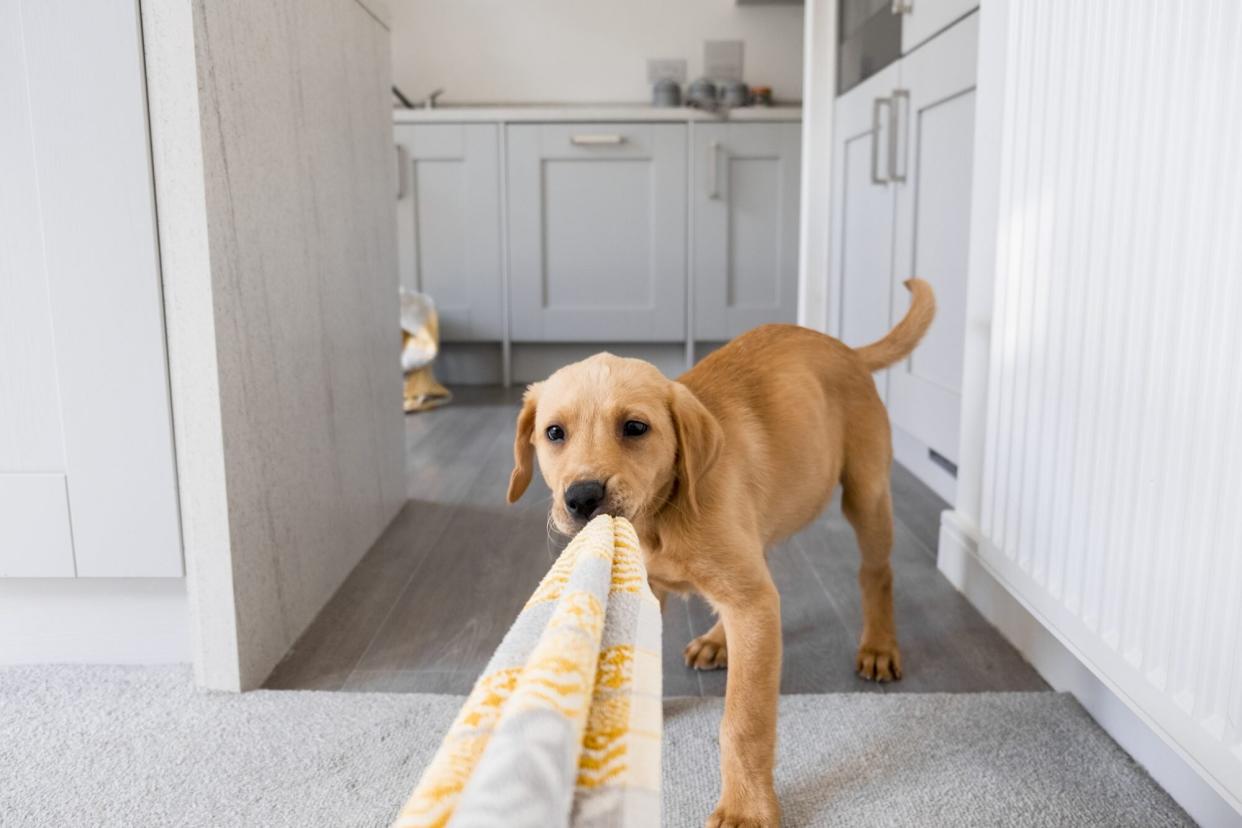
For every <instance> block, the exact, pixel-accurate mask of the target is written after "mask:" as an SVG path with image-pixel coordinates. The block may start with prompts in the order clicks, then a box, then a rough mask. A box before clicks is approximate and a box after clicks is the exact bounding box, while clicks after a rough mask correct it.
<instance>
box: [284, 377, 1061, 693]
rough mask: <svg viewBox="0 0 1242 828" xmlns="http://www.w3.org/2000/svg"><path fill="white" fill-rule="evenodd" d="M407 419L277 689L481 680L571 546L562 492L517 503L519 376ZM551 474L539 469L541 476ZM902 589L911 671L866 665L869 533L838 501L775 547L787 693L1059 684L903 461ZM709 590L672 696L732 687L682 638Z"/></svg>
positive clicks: (672, 624) (465, 684) (672, 662)
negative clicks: (391, 516) (857, 535)
mask: <svg viewBox="0 0 1242 828" xmlns="http://www.w3.org/2000/svg"><path fill="white" fill-rule="evenodd" d="M456 393H457V399H456V400H455V401H454V403H453V404H452V405H450V406H448V407H446V408H443V409H440V410H438V411H434V412H430V413H426V414H419V415H414V416H410V417H407V418H406V452H407V468H408V474H407V494H408V496H409V498H410V500H409V502H408V503H407V504H406V505H405V508H404V509H403V510H402V511H401V513H400V515H398V517H397V519H396V520H395V521H394V522H393V524H392V525H391V526H390V527H389V528H388V531H387V532H385V534H384V536H383V537H382V538H380V540H379V541H378V542H377V543H376V545H375V547H374V548H373V549H371V551H370V552H368V553H367V555H366V557H364V558H363V560H362V561H361V562H360V563H359V564H358V566H357V568H356V569H355V570H354V571H353V573H352V574H351V575H350V576H349V578H348V579H347V580H346V581H345V583H344V584H343V585H342V586H341V588H340V590H338V591H337V593H336V595H335V596H333V598H332V599H331V601H329V603H328V605H327V606H326V607H325V608H324V610H323V611H322V612H321V613H320V615H319V616H318V618H316V619H315V621H314V622H313V623H312V624H311V626H310V628H309V629H308V630H307V631H306V633H305V634H304V635H303V636H302V638H301V639H300V640H299V641H298V642H297V644H296V645H295V646H294V648H293V649H292V650H291V651H290V652H289V654H288V655H287V656H286V657H285V659H284V661H282V662H281V664H280V665H279V666H278V667H277V668H276V670H275V672H274V673H273V674H272V676H271V677H270V678H269V679H268V682H267V686H268V687H272V688H288V689H293V688H301V689H324V690H357V691H396V692H438V693H467V692H469V690H470V687H471V685H472V684H473V682H474V679H475V677H476V676H477V675H478V674H479V672H480V671H481V670H482V669H483V667H484V666H485V665H486V663H487V659H488V657H489V656H490V655H491V653H492V651H493V650H494V649H495V647H496V645H497V644H498V643H499V642H500V639H501V637H502V636H503V635H504V633H505V630H506V629H508V626H509V624H510V623H511V622H512V620H513V618H514V617H515V616H516V615H517V613H518V610H520V609H521V607H522V605H523V603H525V601H526V598H527V597H528V596H529V595H530V593H531V591H532V590H533V589H534V588H535V586H536V584H538V582H539V579H540V578H541V577H543V575H544V573H545V572H546V571H547V569H548V566H549V565H550V564H551V562H552V560H553V558H554V556H555V554H556V550H555V549H554V548H553V547H552V546H551V544H550V543H549V541H548V539H547V534H546V530H545V525H544V520H545V515H546V511H547V504H548V497H549V493H548V491H547V489H546V488H544V487H543V485H542V483H540V482H536V484H534V485H532V487H531V489H530V491H528V492H527V494H526V497H525V498H523V500H522V501H520V502H519V503H518V504H517V505H515V506H509V505H507V504H506V503H505V489H506V487H507V484H508V477H509V470H510V467H511V464H512V441H513V419H514V416H515V414H516V412H517V401H518V395H519V393H520V392H519V391H518V390H517V389H512V390H508V391H506V390H504V389H499V388H488V389H477V388H463V389H458V390H457V392H456ZM536 478H537V476H536ZM893 493H894V508H895V512H896V527H895V528H896V531H895V544H894V550H893V559H894V571H895V601H896V606H897V623H898V634H899V638H900V641H901V646H902V655H903V659H904V667H905V677H904V678H903V679H902V680H901V681H899V682H896V683H893V684H889V685H876V684H872V683H869V682H865V681H863V680H861V679H859V678H857V677H856V676H855V675H854V674H853V672H852V669H851V668H852V664H853V655H854V647H855V645H856V644H857V641H858V633H859V626H860V609H859V597H858V586H857V581H856V577H855V573H856V567H857V559H858V552H857V547H856V544H855V540H854V535H853V533H852V531H851V530H850V528H849V525H848V524H847V523H846V522H845V519H844V518H843V517H842V515H841V510H840V504H839V502H834V503H833V504H832V505H831V506H830V507H829V508H828V509H827V510H826V511H825V513H824V514H823V515H822V516H820V518H819V519H818V520H817V521H815V523H813V524H812V525H811V526H809V527H807V528H806V529H805V530H804V531H802V532H801V533H799V534H798V535H796V536H795V537H793V538H791V539H790V540H789V541H788V542H786V543H784V544H782V546H781V547H779V548H777V549H776V550H774V551H773V552H772V555H771V558H770V561H771V568H772V573H773V577H774V578H775V580H776V584H777V587H778V588H779V589H780V592H781V614H782V620H783V626H784V644H785V650H784V666H783V673H782V677H781V692H783V693H829V692H852V691H856V692H863V693H876V692H975V691H988V690H1046V689H1048V688H1047V685H1045V684H1044V682H1043V681H1042V680H1041V679H1040V678H1039V676H1038V675H1037V674H1036V673H1035V671H1034V670H1033V669H1032V668H1031V667H1030V666H1029V665H1028V664H1027V663H1026V662H1025V661H1023V660H1022V657H1021V656H1020V655H1019V654H1018V653H1017V651H1016V650H1014V649H1013V647H1011V646H1010V645H1009V644H1007V643H1006V642H1005V641H1004V640H1003V639H1002V638H1001V636H1000V634H999V633H998V632H997V631H996V630H995V629H994V628H992V627H991V626H990V625H989V624H988V623H987V622H986V621H985V620H984V619H983V618H982V617H981V616H980V615H979V614H978V613H977V612H976V611H975V610H974V608H973V607H971V606H970V605H969V604H968V603H967V602H966V601H965V600H964V599H963V598H962V597H961V596H960V595H959V594H958V593H957V592H956V591H955V590H954V589H953V588H952V587H951V586H950V585H949V583H948V582H947V581H946V580H945V579H944V577H943V576H942V575H941V574H940V573H939V572H938V571H937V569H936V562H935V542H936V536H937V532H938V526H937V523H938V520H939V512H940V511H941V510H942V509H944V508H945V504H944V502H943V501H941V500H940V499H939V498H938V497H936V495H935V494H933V493H932V492H931V491H930V490H929V489H927V488H926V487H925V486H923V485H922V484H921V483H919V481H918V480H916V479H915V478H913V477H912V476H911V475H910V474H909V473H908V472H906V471H905V470H904V469H902V468H901V467H900V466H896V467H894V472H893ZM712 622H713V619H712V614H711V611H710V610H709V609H708V607H707V606H706V605H705V604H704V603H703V602H702V601H700V600H698V599H696V598H692V599H690V600H688V601H682V600H678V599H673V600H670V601H669V602H668V604H667V606H666V608H665V618H664V689H665V695H668V696H684V695H722V694H723V693H724V686H725V676H726V672H725V671H715V672H708V673H699V672H696V671H694V670H690V669H688V668H686V667H685V666H684V665H683V664H682V662H681V650H682V647H684V646H685V644H686V642H687V641H689V640H690V639H691V638H692V637H693V636H694V635H698V634H700V633H703V632H705V631H706V630H707V629H708V628H709V627H710V626H711V624H712Z"/></svg>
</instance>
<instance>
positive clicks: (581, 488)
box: [565, 480, 604, 520]
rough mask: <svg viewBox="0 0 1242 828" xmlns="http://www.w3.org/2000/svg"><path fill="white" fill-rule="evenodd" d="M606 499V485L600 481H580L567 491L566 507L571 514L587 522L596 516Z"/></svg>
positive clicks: (571, 485) (572, 484)
mask: <svg viewBox="0 0 1242 828" xmlns="http://www.w3.org/2000/svg"><path fill="white" fill-rule="evenodd" d="M603 499H604V484H603V483H601V482H599V481H598V480H579V481H578V482H577V483H571V484H570V486H569V488H568V489H566V490H565V507H566V508H567V509H569V511H570V513H571V514H573V515H575V516H577V517H580V518H582V519H583V520H586V519H587V518H589V517H591V515H593V514H595V509H596V507H598V506H599V504H600V502H601V501H602V500H603Z"/></svg>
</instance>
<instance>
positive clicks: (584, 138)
mask: <svg viewBox="0 0 1242 828" xmlns="http://www.w3.org/2000/svg"><path fill="white" fill-rule="evenodd" d="M569 143H571V144H573V145H574V146H577V147H600V146H616V145H617V144H624V143H625V136H624V135H597V134H590V135H571V136H569Z"/></svg>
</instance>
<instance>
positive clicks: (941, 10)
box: [892, 0, 979, 55]
mask: <svg viewBox="0 0 1242 828" xmlns="http://www.w3.org/2000/svg"><path fill="white" fill-rule="evenodd" d="M892 8H893V11H894V12H895V13H897V14H900V15H901V18H902V19H901V53H902V54H903V55H904V54H909V53H910V52H912V51H914V49H915V48H916V47H917V46H919V45H921V44H922V43H924V42H925V41H927V40H929V39H930V38H932V37H933V36H935V35H936V34H937V33H938V32H942V31H944V30H945V29H947V28H949V26H952V25H953V24H954V23H955V22H957V21H958V20H960V19H962V18H963V17H965V16H966V15H968V14H970V13H971V12H972V11H974V10H975V9H977V8H979V0H893V4H892Z"/></svg>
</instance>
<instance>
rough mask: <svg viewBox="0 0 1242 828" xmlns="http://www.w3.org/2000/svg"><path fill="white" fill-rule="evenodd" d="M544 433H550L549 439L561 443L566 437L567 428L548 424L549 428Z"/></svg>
mask: <svg viewBox="0 0 1242 828" xmlns="http://www.w3.org/2000/svg"><path fill="white" fill-rule="evenodd" d="M544 433H545V434H547V435H548V439H549V440H551V441H552V442H553V443H559V442H561V441H562V440H564V439H565V429H563V428H561V427H560V426H558V425H553V426H548V430H547V431H545V432H544Z"/></svg>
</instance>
